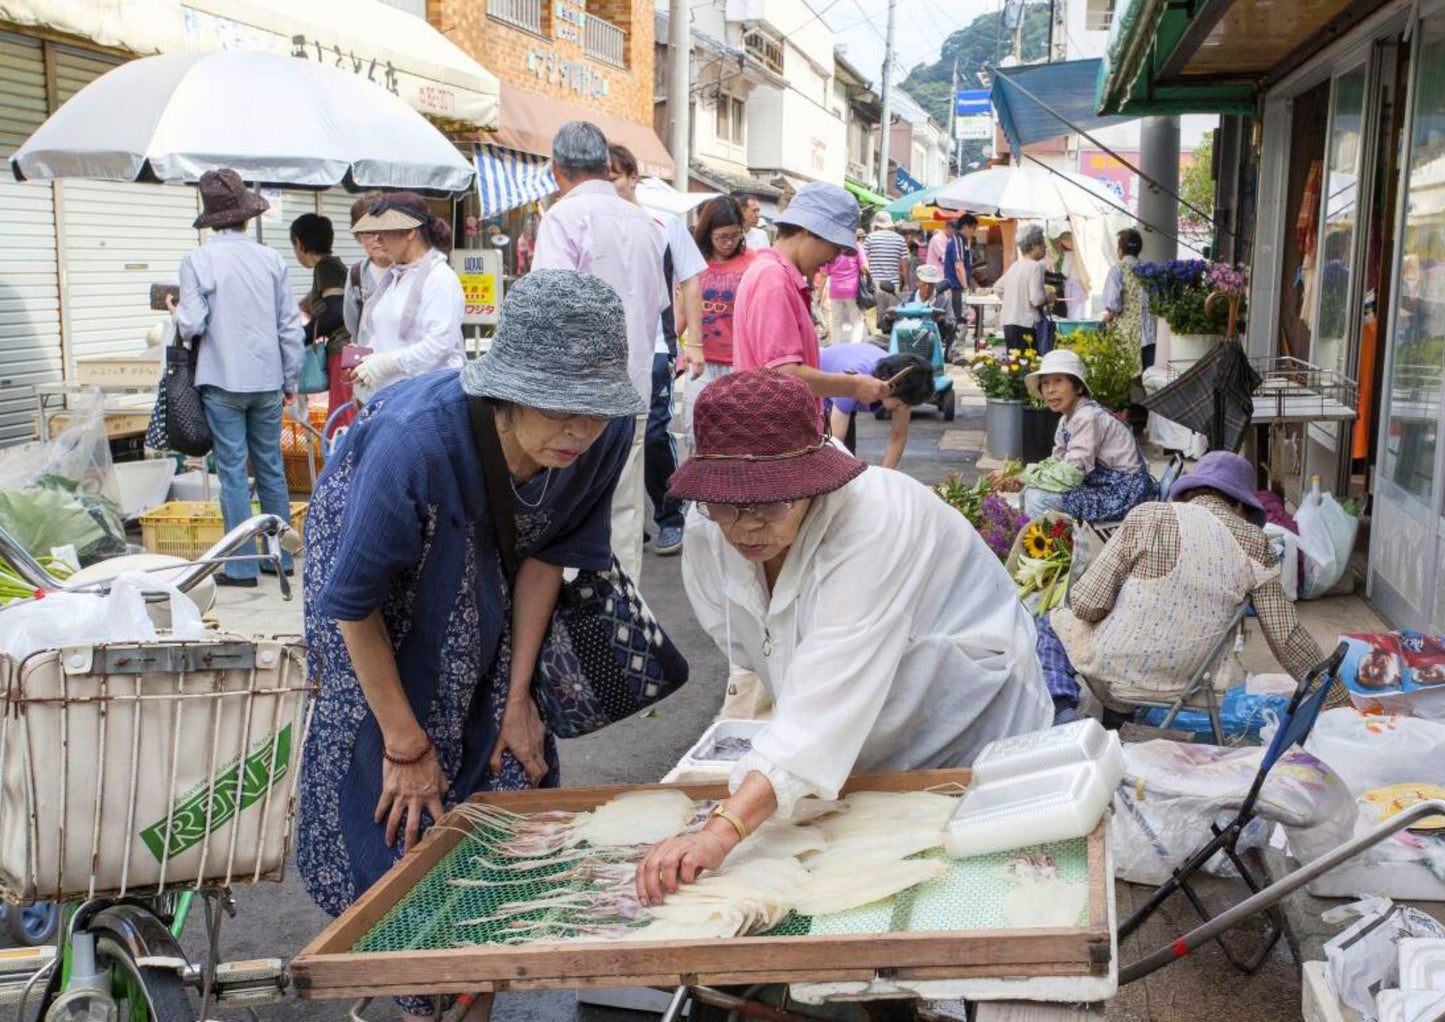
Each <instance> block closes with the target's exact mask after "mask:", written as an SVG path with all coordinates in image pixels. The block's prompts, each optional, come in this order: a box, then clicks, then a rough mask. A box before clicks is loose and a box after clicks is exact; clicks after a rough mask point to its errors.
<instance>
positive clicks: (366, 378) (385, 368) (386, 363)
mask: <svg viewBox="0 0 1445 1022" xmlns="http://www.w3.org/2000/svg"><path fill="white" fill-rule="evenodd" d="M400 354H401V352H399V351H380V352H377V353H375V354H373V355H367V356H366V357H365V358H364V359H362V360H361V361H360V362H358V363H357V365H356V368H355V369H353V370H351V372H352V375H353V376H355V377H356V382H357V383H359V384H360V385H361V386H362V387H364V388H366V389H367V390H370V391H377V390H380V389H381V387H382V386H383V385H385V384H386V383H387V382H389V377H391V376H393V375H395V373H396V363H397V359H398V356H400Z"/></svg>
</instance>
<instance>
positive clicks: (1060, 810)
mask: <svg viewBox="0 0 1445 1022" xmlns="http://www.w3.org/2000/svg"><path fill="white" fill-rule="evenodd" d="M1123 776H1124V755H1123V751H1122V750H1121V749H1120V748H1119V738H1118V735H1115V734H1113V733H1111V732H1108V731H1105V730H1104V729H1103V728H1102V727H1100V726H1099V723H1098V721H1095V720H1092V719H1085V720H1080V721H1075V722H1074V723H1072V724H1067V725H1065V726H1064V727H1056V728H1045V729H1043V730H1041V731H1031V732H1028V733H1027V734H1021V735H1013V736H1011V737H1009V738H1001V739H999V740H998V741H994V742H990V743H989V744H988V745H986V746H984V748H983V750H982V751H980V752H979V754H978V756H977V757H975V759H974V763H973V777H972V781H971V783H970V784H969V787H968V790H967V791H966V792H964V793H963V797H962V798H961V799H959V800H958V808H957V809H955V810H954V813H953V816H952V818H951V819H950V820H949V821H948V829H947V831H946V833H945V834H944V841H943V846H944V848H945V849H947V851H948V854H949V855H952V856H953V857H954V858H958V859H962V858H966V857H968V856H971V855H986V854H988V853H989V852H1001V851H1005V850H1008V849H1012V848H1023V847H1025V846H1027V845H1035V844H1041V843H1043V842H1047V841H1067V840H1069V839H1071V838H1078V837H1083V836H1084V835H1085V834H1088V833H1089V832H1090V831H1091V830H1093V829H1094V828H1095V827H1096V826H1098V823H1099V820H1101V819H1102V818H1103V816H1104V811H1105V810H1106V809H1107V808H1108V807H1109V803H1110V802H1111V801H1112V800H1113V797H1114V789H1115V788H1117V787H1118V786H1119V781H1120V779H1121V778H1122V777H1123Z"/></svg>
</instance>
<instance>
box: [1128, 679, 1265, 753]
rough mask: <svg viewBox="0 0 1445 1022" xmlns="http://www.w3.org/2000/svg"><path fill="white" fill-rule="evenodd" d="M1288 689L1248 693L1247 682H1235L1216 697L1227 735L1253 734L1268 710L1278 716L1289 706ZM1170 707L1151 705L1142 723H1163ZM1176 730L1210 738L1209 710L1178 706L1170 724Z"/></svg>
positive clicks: (1212, 733) (1211, 727)
mask: <svg viewBox="0 0 1445 1022" xmlns="http://www.w3.org/2000/svg"><path fill="white" fill-rule="evenodd" d="M1289 700H1290V693H1280V692H1265V693H1251V692H1250V691H1249V690H1248V687H1247V686H1246V685H1243V684H1241V685H1235V686H1234V687H1233V688H1231V689H1229V691H1227V692H1225V693H1224V698H1223V699H1221V700H1220V701H1219V723H1220V726H1221V727H1223V728H1224V734H1225V736H1226V737H1228V736H1235V737H1239V736H1247V735H1256V734H1258V733H1259V731H1260V729H1261V728H1262V727H1264V725H1265V723H1266V722H1267V721H1268V720H1269V717H1270V715H1271V714H1273V715H1274V717H1275V719H1278V718H1279V717H1280V716H1282V715H1283V714H1284V711H1285V710H1286V709H1288V708H1289ZM1168 714H1169V711H1168V710H1166V709H1165V708H1164V707H1162V706H1154V707H1150V708H1149V709H1148V710H1147V711H1146V712H1145V714H1144V723H1146V724H1148V725H1149V726H1150V727H1162V726H1163V725H1164V718H1165V717H1166V716H1168ZM1169 726H1170V728H1172V729H1174V730H1176V731H1189V732H1191V733H1193V734H1196V735H1209V736H1210V737H1211V741H1212V740H1213V735H1214V726H1213V725H1212V724H1211V723H1210V720H1209V714H1208V713H1206V712H1204V711H1203V710H1180V711H1179V712H1178V713H1177V714H1175V716H1174V722H1173V723H1172V724H1170V725H1169Z"/></svg>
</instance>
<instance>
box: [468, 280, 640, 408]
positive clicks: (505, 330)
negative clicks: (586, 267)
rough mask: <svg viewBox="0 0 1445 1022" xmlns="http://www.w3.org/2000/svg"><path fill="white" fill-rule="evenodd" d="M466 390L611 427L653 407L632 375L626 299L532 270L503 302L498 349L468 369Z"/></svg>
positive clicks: (603, 287)
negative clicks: (591, 417)
mask: <svg viewBox="0 0 1445 1022" xmlns="http://www.w3.org/2000/svg"><path fill="white" fill-rule="evenodd" d="M462 389H463V390H465V391H466V392H467V393H468V394H472V395H474V396H476V397H492V398H497V399H498V400H501V401H510V402H512V403H514V404H519V405H523V406H525V407H528V408H540V409H542V410H543V411H548V412H568V413H571V414H573V415H597V416H602V417H605V418H609V419H616V418H621V417H622V416H625V415H641V414H642V413H643V412H645V411H647V403H646V402H645V401H644V400H643V399H642V395H641V394H639V393H638V392H637V388H636V387H634V386H633V385H632V380H631V379H630V378H629V377H628V375H627V318H626V316H625V315H624V314H623V311H622V299H621V298H619V297H617V292H616V291H614V290H612V288H611V287H610V286H609V285H608V284H607V283H606V282H605V281H604V280H602V279H601V278H600V277H594V276H592V274H590V273H580V272H578V271H577V270H533V271H532V272H531V273H529V274H527V275H526V276H525V277H523V278H522V279H521V280H519V281H518V282H517V283H516V285H515V286H514V287H513V288H512V290H511V293H509V294H508V295H507V297H506V299H505V300H503V302H502V313H501V319H500V322H498V324H497V333H496V336H495V337H494V338H493V339H492V348H491V350H490V351H488V352H487V354H486V355H484V356H482V357H481V358H479V359H474V360H473V361H471V362H469V363H467V367H466V368H465V369H463V370H462Z"/></svg>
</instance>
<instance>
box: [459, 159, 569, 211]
mask: <svg viewBox="0 0 1445 1022" xmlns="http://www.w3.org/2000/svg"><path fill="white" fill-rule="evenodd" d="M556 190H557V180H556V178H554V177H553V176H552V168H551V167H550V166H549V161H548V160H547V158H546V157H545V156H534V155H532V154H531V153H519V152H517V151H516V150H514V149H503V148H501V147H500V146H491V145H482V146H477V195H478V197H479V198H480V199H481V203H482V217H483V219H485V218H486V217H491V216H497V215H498V214H501V213H505V212H506V211H507V210H509V209H516V208H517V207H518V206H525V205H527V203H529V202H536V201H538V200H539V199H545V198H546V197H547V196H549V195H551V194H552V193H553V192H555V191H556Z"/></svg>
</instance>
